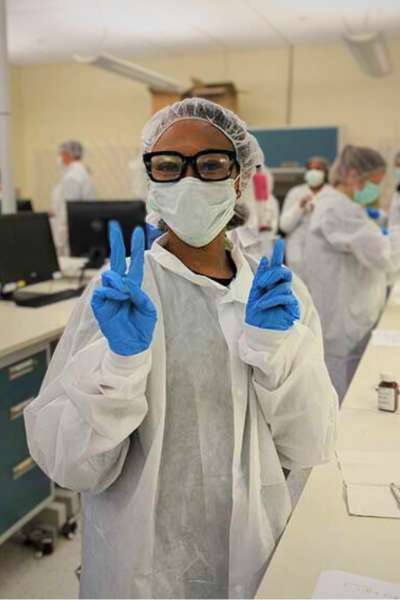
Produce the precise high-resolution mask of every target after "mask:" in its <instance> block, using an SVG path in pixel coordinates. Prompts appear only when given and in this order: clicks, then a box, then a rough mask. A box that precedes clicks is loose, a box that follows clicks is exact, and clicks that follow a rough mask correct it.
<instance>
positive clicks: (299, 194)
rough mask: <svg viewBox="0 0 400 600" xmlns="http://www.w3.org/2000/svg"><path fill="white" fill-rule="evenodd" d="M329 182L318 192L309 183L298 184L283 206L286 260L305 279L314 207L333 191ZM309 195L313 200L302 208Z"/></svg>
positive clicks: (282, 220)
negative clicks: (305, 260) (304, 266)
mask: <svg viewBox="0 0 400 600" xmlns="http://www.w3.org/2000/svg"><path fill="white" fill-rule="evenodd" d="M332 189H333V188H332V187H331V186H330V185H328V184H326V185H324V187H323V188H322V189H321V190H320V191H319V192H317V193H314V192H313V190H312V189H311V188H310V187H309V186H308V185H307V184H305V183H304V184H302V185H297V186H295V187H294V188H292V189H291V190H289V192H288V194H287V196H286V198H285V201H284V203H283V206H282V213H281V219H280V228H281V230H282V231H283V232H284V233H286V238H285V240H286V262H287V265H288V267H289V269H291V270H292V271H293V272H294V273H296V275H299V276H300V277H302V278H303V279H304V268H303V265H304V247H305V243H306V237H307V232H308V228H309V226H310V221H311V216H312V212H313V209H314V207H315V205H316V203H317V202H319V201H320V200H321V198H322V197H323V196H324V195H325V194H326V193H327V192H330V191H332ZM307 196H312V197H313V201H312V203H311V206H310V205H308V207H307V209H305V210H304V209H302V208H300V203H301V201H302V200H304V198H306V197H307Z"/></svg>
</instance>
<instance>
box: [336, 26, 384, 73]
mask: <svg viewBox="0 0 400 600" xmlns="http://www.w3.org/2000/svg"><path fill="white" fill-rule="evenodd" d="M343 41H344V43H345V45H346V46H347V48H348V50H349V51H350V52H351V54H352V55H353V58H354V59H355V61H356V62H357V64H358V65H359V67H360V68H361V70H362V71H363V72H364V73H365V74H366V75H369V76H370V77H385V76H386V75H389V74H390V73H391V71H392V65H391V61H390V56H389V51H388V48H387V45H386V40H385V36H384V35H383V33H382V32H378V33H347V34H345V35H344V36H343Z"/></svg>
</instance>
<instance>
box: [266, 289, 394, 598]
mask: <svg viewBox="0 0 400 600" xmlns="http://www.w3.org/2000/svg"><path fill="white" fill-rule="evenodd" d="M379 327H380V328H383V329H397V330H399V329H400V305H397V304H395V303H394V301H393V300H391V301H390V302H389V304H388V305H387V307H386V309H385V311H384V314H383V316H382V319H381V321H380V323H379ZM386 371H388V372H389V373H394V375H395V376H397V379H398V380H400V348H397V347H392V348H384V347H377V346H373V345H372V344H371V343H370V344H369V346H368V348H367V350H366V352H365V354H364V356H363V358H362V361H361V363H360V366H359V368H358V370H357V373H356V375H355V377H354V379H353V382H352V384H351V386H350V388H349V390H348V393H347V395H346V398H345V400H344V403H343V407H342V410H341V412H340V420H339V436H338V443H337V449H338V450H361V451H381V452H384V451H386V452H399V451H400V410H399V412H398V413H396V414H390V413H383V412H379V411H378V410H377V408H376V405H377V395H376V391H375V390H374V388H375V386H376V385H377V384H378V383H379V375H380V373H381V372H386ZM399 548H400V519H382V518H373V517H356V516H349V514H348V512H347V507H346V504H345V500H344V497H343V481H342V476H341V473H340V471H339V468H338V466H337V463H336V460H334V461H332V462H331V463H329V464H327V465H324V466H320V467H316V468H315V469H313V471H312V473H311V475H310V478H309V480H308V482H307V484H306V487H305V489H304V492H303V494H302V496H301V498H300V500H299V502H298V504H297V506H296V508H295V510H294V512H293V515H292V517H291V519H290V522H289V525H288V527H287V529H286V531H285V533H284V534H283V536H282V539H281V541H280V543H279V545H278V548H277V550H276V552H275V554H274V556H273V558H272V561H271V563H270V565H269V567H268V569H267V572H266V574H265V576H264V579H263V581H262V583H261V586H260V589H259V591H258V594H257V597H258V598H311V596H312V593H313V590H314V588H315V585H316V582H317V579H318V576H319V575H320V573H321V571H324V570H342V571H348V572H350V573H354V574H357V575H364V576H369V577H373V578H376V579H383V580H387V581H391V582H394V583H398V582H400V550H399Z"/></svg>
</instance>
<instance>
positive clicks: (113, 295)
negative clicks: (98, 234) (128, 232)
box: [91, 221, 157, 356]
mask: <svg viewBox="0 0 400 600" xmlns="http://www.w3.org/2000/svg"><path fill="white" fill-rule="evenodd" d="M109 236H110V247H111V268H110V270H109V271H106V272H105V273H103V275H102V286H101V287H100V288H97V289H96V290H95V291H94V293H93V297H92V303H91V306H92V309H93V312H94V315H95V317H96V320H97V322H98V324H99V327H100V329H101V332H102V333H103V335H104V337H105V338H106V339H107V341H108V344H109V346H110V348H111V350H112V351H113V352H115V353H116V354H121V355H123V356H131V355H133V354H139V353H140V352H144V351H145V350H147V349H148V348H149V347H150V344H151V341H152V339H153V333H154V328H155V325H156V321H157V312H156V309H155V306H154V304H153V302H152V301H151V300H150V298H149V297H148V295H147V294H146V293H145V292H144V291H143V290H142V287H141V286H142V283H143V270H144V234H143V230H142V229H141V228H139V227H136V229H135V230H134V232H133V234H132V241H131V263H130V266H129V270H128V271H127V268H126V257H125V244H124V240H123V237H122V232H121V228H120V226H119V224H118V223H117V222H116V221H112V222H111V223H110V226H109Z"/></svg>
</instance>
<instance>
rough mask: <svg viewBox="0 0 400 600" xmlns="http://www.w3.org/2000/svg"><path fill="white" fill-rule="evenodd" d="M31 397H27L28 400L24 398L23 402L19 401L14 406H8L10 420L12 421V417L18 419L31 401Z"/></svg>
mask: <svg viewBox="0 0 400 600" xmlns="http://www.w3.org/2000/svg"><path fill="white" fill-rule="evenodd" d="M32 400H33V398H28V400H24V402H20V403H19V404H16V405H15V406H12V407H11V408H10V421H14V419H18V418H19V417H22V415H23V412H24V410H25V408H26V407H27V406H28V405H29V404H30V403H31V402H32Z"/></svg>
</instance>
